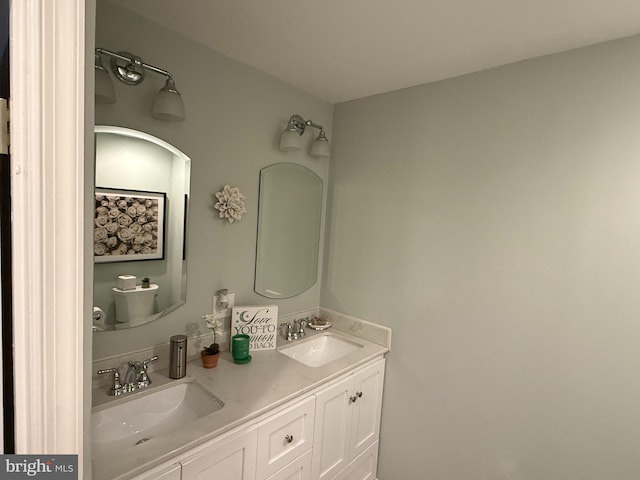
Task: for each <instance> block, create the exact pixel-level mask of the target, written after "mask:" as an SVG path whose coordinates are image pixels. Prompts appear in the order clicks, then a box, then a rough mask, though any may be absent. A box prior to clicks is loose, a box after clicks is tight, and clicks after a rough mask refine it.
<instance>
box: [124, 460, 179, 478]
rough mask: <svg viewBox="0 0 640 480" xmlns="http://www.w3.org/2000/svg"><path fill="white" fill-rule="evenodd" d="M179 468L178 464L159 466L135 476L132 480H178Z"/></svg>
mask: <svg viewBox="0 0 640 480" xmlns="http://www.w3.org/2000/svg"><path fill="white" fill-rule="evenodd" d="M180 479H181V467H180V464H179V463H173V464H171V465H161V466H160V467H157V468H153V469H151V470H149V471H148V472H145V473H143V474H142V475H137V476H136V477H134V480H180Z"/></svg>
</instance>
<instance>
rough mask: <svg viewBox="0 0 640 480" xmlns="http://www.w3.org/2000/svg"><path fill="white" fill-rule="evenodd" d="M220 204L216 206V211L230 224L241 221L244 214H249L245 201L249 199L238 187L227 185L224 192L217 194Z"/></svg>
mask: <svg viewBox="0 0 640 480" xmlns="http://www.w3.org/2000/svg"><path fill="white" fill-rule="evenodd" d="M216 198H217V199H218V202H217V203H216V204H215V208H216V210H218V211H219V212H220V215H219V217H220V218H226V219H227V220H229V223H233V222H235V221H236V220H238V221H240V218H241V217H242V214H243V213H246V212H247V209H246V208H245V206H244V201H245V200H246V199H247V197H246V196H244V195H243V194H242V193H240V189H239V188H238V187H230V186H229V185H225V186H224V188H223V189H222V191H220V192H216Z"/></svg>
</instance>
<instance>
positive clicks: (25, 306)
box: [10, 0, 95, 478]
mask: <svg viewBox="0 0 640 480" xmlns="http://www.w3.org/2000/svg"><path fill="white" fill-rule="evenodd" d="M86 3H87V6H85V0H55V1H51V0H13V1H12V2H11V13H10V15H11V40H10V42H11V92H12V99H11V115H12V121H11V130H12V134H11V137H12V145H11V161H12V172H11V181H12V206H13V245H12V256H13V311H14V356H15V407H16V409H15V421H16V425H15V427H16V428H15V429H16V453H22V454H64V453H77V454H79V470H80V472H79V473H80V478H88V476H89V475H84V477H83V476H82V472H83V471H84V470H90V468H86V467H85V464H86V459H85V458H83V455H84V454H85V453H86V452H85V449H84V447H83V443H84V445H86V442H83V431H84V425H85V424H86V422H87V418H88V413H87V408H85V400H86V399H87V397H88V396H90V395H87V391H88V389H87V385H88V384H89V383H90V381H89V382H88V381H87V379H88V378H89V376H87V375H86V374H85V365H86V366H87V367H88V366H89V365H90V364H87V363H86V361H87V357H88V358H89V359H90V350H91V348H90V343H91V322H90V321H85V320H87V319H88V318H90V305H87V301H86V294H85V289H84V282H85V277H86V275H87V271H88V270H87V268H86V267H85V266H86V265H87V262H86V261H85V259H86V257H87V255H88V254H85V252H86V250H87V249H86V248H85V231H86V230H87V228H88V226H87V225H86V222H85V218H84V217H85V210H86V209H85V166H84V164H85V162H84V159H85V148H86V147H90V146H86V145H85V132H86V127H87V125H86V124H87V121H86V120H85V65H86V63H87V61H86V55H85V23H89V24H90V26H89V27H88V28H91V29H92V28H93V27H92V24H91V22H85V15H86V13H87V12H91V13H92V12H93V11H94V10H92V9H93V8H95V0H90V1H89V2H86ZM92 33H93V30H92ZM90 58H91V57H90ZM91 70H92V69H91ZM91 90H92V89H91ZM90 114H91V115H92V114H93V110H91V112H90ZM90 128H91V129H92V128H93V125H91V127H90ZM88 138H91V137H90V136H89V137H88ZM89 142H91V140H89ZM89 258H90V257H89ZM90 290H91V289H89V291H90ZM85 323H86V325H85ZM87 331H88V332H89V333H88V335H87ZM85 337H86V338H87V339H88V343H89V347H88V348H85V346H84V339H85ZM87 431H88V429H87Z"/></svg>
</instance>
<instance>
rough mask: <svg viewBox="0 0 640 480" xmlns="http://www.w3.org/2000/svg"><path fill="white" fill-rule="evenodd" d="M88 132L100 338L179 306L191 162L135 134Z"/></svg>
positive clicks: (183, 292) (182, 292)
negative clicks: (93, 155)
mask: <svg viewBox="0 0 640 480" xmlns="http://www.w3.org/2000/svg"><path fill="white" fill-rule="evenodd" d="M95 133H96V142H95V143H96V177H95V185H96V212H95V215H94V255H95V256H94V258H95V263H94V280H93V282H94V284H93V291H94V293H93V298H94V305H95V306H96V307H98V308H100V309H101V310H102V311H104V312H105V313H104V314H103V315H102V318H101V319H100V320H99V321H97V322H96V321H94V331H105V330H115V329H121V328H129V327H135V326H138V325H143V324H145V323H148V322H150V321H153V320H155V319H157V318H159V317H161V316H163V315H165V314H167V313H168V312H171V311H173V310H175V309H176V308H178V307H179V306H180V305H182V304H184V302H185V300H186V287H187V280H186V279H187V272H186V261H185V260H186V224H187V204H188V195H189V182H190V172H191V160H190V159H189V157H187V156H186V155H185V154H184V153H182V152H181V151H180V150H178V149H177V148H175V147H174V146H172V145H170V144H168V143H166V142H165V141H163V140H161V139H159V138H156V137H154V136H152V135H148V134H146V133H143V132H139V131H136V130H131V129H128V128H123V127H114V126H96V127H95ZM134 277H135V278H134ZM146 279H148V282H146V281H145V282H143V280H146Z"/></svg>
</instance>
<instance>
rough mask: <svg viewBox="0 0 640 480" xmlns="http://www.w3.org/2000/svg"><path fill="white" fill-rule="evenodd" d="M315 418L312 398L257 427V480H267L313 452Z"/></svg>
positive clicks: (313, 399)
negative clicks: (294, 461) (310, 451)
mask: <svg viewBox="0 0 640 480" xmlns="http://www.w3.org/2000/svg"><path fill="white" fill-rule="evenodd" d="M314 416H315V397H314V396H313V395H311V396H309V397H307V398H306V399H304V400H302V401H301V402H298V403H296V404H294V405H292V406H290V407H288V408H286V409H284V410H283V411H281V412H279V413H277V414H275V415H274V416H273V417H270V418H269V419H267V420H266V421H264V422H263V423H262V424H260V425H259V426H258V460H257V464H258V467H257V477H256V478H257V480H266V479H267V478H268V477H270V476H271V475H273V474H274V473H276V472H278V471H279V470H281V469H282V468H284V467H285V466H287V465H288V464H290V463H291V462H292V461H293V460H295V459H296V458H298V457H300V456H302V455H303V454H304V453H305V452H307V451H309V450H311V447H312V445H313V421H314ZM276 478H278V480H279V479H281V478H285V479H288V478H289V477H287V476H285V477H281V476H278V477H276ZM294 478H295V477H294ZM274 480H275V478H274Z"/></svg>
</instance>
